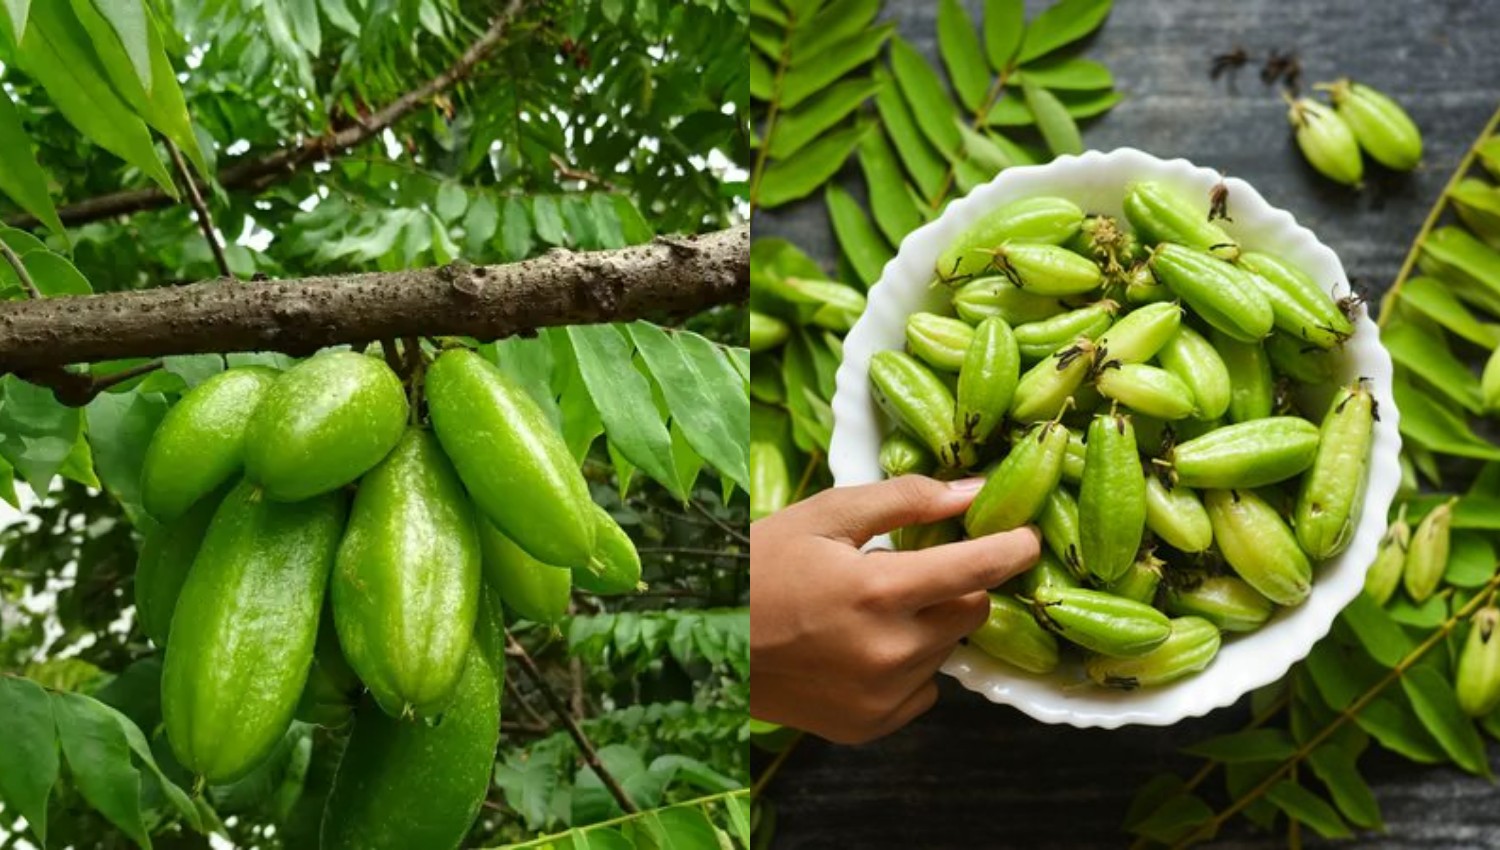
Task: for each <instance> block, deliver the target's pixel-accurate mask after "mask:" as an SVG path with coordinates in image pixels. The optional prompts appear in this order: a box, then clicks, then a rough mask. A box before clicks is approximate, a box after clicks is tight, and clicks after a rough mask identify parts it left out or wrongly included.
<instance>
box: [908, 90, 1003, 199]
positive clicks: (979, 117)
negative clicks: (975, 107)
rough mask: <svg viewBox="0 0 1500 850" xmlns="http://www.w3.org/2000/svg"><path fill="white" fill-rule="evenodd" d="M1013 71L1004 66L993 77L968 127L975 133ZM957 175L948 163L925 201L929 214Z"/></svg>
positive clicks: (955, 169) (950, 186) (955, 168)
mask: <svg viewBox="0 0 1500 850" xmlns="http://www.w3.org/2000/svg"><path fill="white" fill-rule="evenodd" d="M1015 69H1016V66H1015V65H1014V64H1010V65H1006V66H1005V69H1004V70H1002V71H1001V72H1000V73H999V74H997V75H996V76H995V83H994V85H992V86H990V91H989V94H987V95H985V98H984V105H983V106H981V107H979V111H978V112H976V113H975V114H974V121H973V123H971V124H970V125H969V126H970V127H971V128H973V129H974V130H975V131H976V132H978V131H980V130H981V129H982V128H983V127H984V119H985V118H987V117H988V116H989V114H990V109H992V108H993V107H994V106H995V101H997V100H999V99H1000V97H1001V95H1003V94H1005V81H1006V79H1007V78H1009V77H1010V75H1011V72H1012V71H1014V70H1015ZM957 173H958V169H957V167H956V166H955V165H954V164H953V163H952V161H949V163H948V173H946V174H944V175H943V183H942V185H941V186H939V187H938V190H937V194H936V195H933V196H932V198H930V199H929V200H928V201H927V209H928V211H929V212H937V210H938V208H939V207H940V206H942V204H943V199H944V198H946V197H948V190H950V189H952V188H953V178H954V176H955V175H956V174H957Z"/></svg>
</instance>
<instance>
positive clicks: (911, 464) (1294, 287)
mask: <svg viewBox="0 0 1500 850" xmlns="http://www.w3.org/2000/svg"><path fill="white" fill-rule="evenodd" d="M1205 201H1206V199H1205ZM1124 211H1125V218H1126V220H1127V221H1128V224H1129V229H1127V228H1126V227H1124V226H1123V225H1122V223H1121V222H1119V221H1117V220H1115V219H1113V218H1111V217H1107V216H1098V215H1094V216H1086V215H1085V214H1084V212H1083V210H1081V209H1080V208H1079V207H1078V206H1077V205H1075V204H1073V203H1072V202H1070V201H1067V200H1064V199H1061V198H1050V197H1048V198H1031V199H1026V200H1021V201H1016V202H1014V203H1012V204H1009V205H1007V206H1004V207H1001V208H999V209H997V210H994V211H992V212H991V213H989V214H988V215H986V216H985V217H984V218H982V219H981V220H980V221H979V222H977V223H976V224H975V225H973V226H972V227H971V228H970V229H969V230H968V231H966V232H965V233H963V234H962V235H961V236H960V237H959V238H958V239H957V240H956V241H955V242H954V243H953V244H951V245H949V246H948V247H947V248H946V249H945V250H944V251H943V253H942V254H941V255H940V257H939V260H938V262H937V268H936V275H937V279H938V281H939V282H940V283H941V284H944V285H946V287H948V289H947V291H948V292H950V293H951V302H950V303H951V306H952V310H953V312H954V313H955V314H956V316H946V315H939V314H936V313H916V314H913V315H911V316H910V317H909V319H908V323H907V326H906V341H907V351H908V352H909V353H907V352H901V351H882V352H879V353H877V354H876V355H875V356H874V357H873V358H872V359H871V361H870V369H869V371H870V380H871V382H872V384H873V385H874V389H875V396H876V399H877V400H878V402H879V403H880V405H881V406H882V408H883V409H884V410H885V411H886V413H887V414H888V415H889V417H890V418H891V420H892V421H893V422H894V423H895V425H896V426H897V427H896V430H894V431H892V432H891V433H890V434H889V436H887V437H886V439H885V441H884V442H883V444H882V446H881V449H880V463H881V467H882V469H883V470H884V471H885V473H886V474H887V475H891V476H896V475H904V474H908V473H923V474H937V475H939V476H942V477H957V476H961V475H966V474H970V473H971V472H972V471H975V470H982V471H983V474H984V475H985V476H986V481H985V484H984V486H983V488H982V489H981V490H980V492H979V494H978V495H977V497H976V498H975V500H974V502H973V504H972V505H971V506H970V508H969V510H968V512H967V514H966V515H965V516H964V518H963V521H962V523H961V524H960V523H958V522H957V521H956V520H955V521H948V522H944V523H937V524H934V525H929V526H921V527H911V528H905V529H901V530H900V531H899V532H898V533H897V535H896V543H897V545H898V546H899V547H901V548H903V549H911V548H922V547H925V546H932V545H937V544H940V543H943V542H948V541H951V540H956V539H958V538H959V537H960V536H961V535H963V534H965V533H966V534H968V535H969V536H981V535H985V534H992V533H995V532H998V531H1004V530H1007V529H1013V528H1017V527H1019V526H1022V525H1026V524H1028V523H1035V524H1036V525H1038V526H1039V527H1040V530H1041V532H1042V536H1043V537H1044V539H1045V541H1046V546H1045V550H1044V554H1043V558H1042V561H1041V563H1039V564H1038V565H1037V566H1036V567H1035V568H1033V569H1032V570H1030V571H1029V572H1028V573H1026V574H1025V575H1024V576H1023V577H1022V578H1020V579H1017V580H1016V581H1015V582H1013V583H1012V585H1010V586H1006V587H1002V588H1000V589H999V591H998V592H996V593H993V594H992V595H991V601H992V605H991V615H990V618H989V621H988V623H987V624H986V625H984V626H983V627H981V628H980V629H979V630H978V631H977V632H975V633H974V634H973V635H972V636H971V637H970V642H971V643H972V644H973V645H975V646H977V647H979V648H980V649H982V650H984V651H985V652H987V653H989V654H991V655H993V656H995V657H996V658H999V659H1001V660H1002V661H1005V662H1008V663H1009V664H1011V665H1014V666H1016V667H1019V668H1021V669H1023V670H1026V671H1029V672H1032V673H1047V672H1050V671H1052V670H1054V669H1055V668H1056V667H1057V666H1058V664H1059V643H1058V641H1057V638H1058V637H1061V638H1062V639H1063V640H1064V641H1065V642H1066V643H1068V644H1072V645H1074V646H1077V647H1079V648H1081V649H1082V650H1085V651H1087V653H1088V656H1087V658H1086V661H1085V664H1084V668H1085V670H1086V671H1087V674H1088V676H1089V678H1090V679H1092V680H1093V681H1094V682H1095V683H1097V684H1099V685H1103V686H1106V687H1116V688H1135V687H1141V686H1150V685H1158V684H1162V683H1165V682H1169V681H1173V680H1175V679H1178V678H1180V677H1182V676H1185V675H1188V674H1191V673H1194V672H1197V671H1199V670H1202V669H1203V668H1204V667H1205V666H1207V664H1208V663H1209V662H1210V661H1211V660H1212V659H1213V658H1214V656H1215V655H1216V654H1217V652H1218V649H1219V645H1220V633H1221V632H1248V631H1253V630H1255V629H1257V628H1259V627H1260V626H1261V625H1262V624H1263V623H1265V622H1266V620H1267V619H1268V618H1270V617H1271V615H1272V613H1273V612H1274V610H1275V608H1276V606H1295V605H1298V604H1300V603H1301V602H1302V601H1303V600H1304V599H1305V598H1306V597H1307V595H1308V594H1309V593H1310V592H1311V588H1312V583H1313V575H1314V566H1315V564H1316V563H1317V562H1320V561H1324V560H1326V559H1329V558H1332V557H1333V556H1335V555H1337V554H1338V553H1339V552H1341V551H1343V549H1344V548H1345V547H1346V546H1348V544H1349V542H1350V538H1351V537H1352V534H1353V530H1354V528H1355V527H1356V525H1357V524H1358V520H1359V511H1360V508H1361V506H1362V502H1363V493H1364V487H1365V480H1366V471H1367V466H1368V459H1369V454H1370V447H1371V444H1372V440H1373V434H1374V423H1375V417H1376V405H1375V401H1374V399H1373V398H1372V397H1371V394H1370V392H1369V389H1368V388H1367V387H1366V386H1365V385H1364V384H1363V383H1361V382H1355V383H1354V384H1352V385H1350V386H1347V387H1342V388H1340V389H1339V390H1338V391H1337V392H1336V393H1335V394H1334V398H1333V401H1332V403H1331V404H1330V405H1329V407H1328V408H1327V409H1326V410H1316V411H1304V410H1300V409H1299V407H1298V400H1297V399H1298V397H1299V395H1304V394H1302V393H1299V392H1297V391H1296V387H1297V385H1299V384H1303V385H1315V386H1321V387H1323V388H1325V392H1326V388H1327V387H1328V386H1329V385H1331V384H1333V383H1334V381H1335V380H1336V375H1337V373H1336V372H1335V367H1336V363H1335V358H1336V357H1337V350H1338V349H1339V347H1340V346H1341V345H1342V344H1343V343H1344V341H1345V340H1347V339H1348V338H1349V336H1350V335H1351V334H1352V333H1353V332H1354V327H1353V324H1352V322H1351V321H1350V319H1349V317H1348V316H1347V315H1346V314H1345V310H1346V309H1347V305H1343V304H1339V303H1336V302H1335V301H1334V299H1333V298H1332V297H1331V296H1330V294H1329V293H1328V292H1327V291H1326V290H1325V289H1324V288H1323V287H1321V286H1319V285H1318V284H1317V283H1316V282H1314V281H1313V280H1312V279H1310V278H1309V277H1308V276H1307V275H1306V274H1305V273H1304V272H1302V271H1301V270H1299V269H1297V268H1295V267H1293V266H1291V265H1289V264H1287V263H1285V262H1283V261H1281V260H1279V259H1277V258H1276V257H1274V256H1271V255H1269V254H1264V253H1259V252H1255V251H1249V250H1245V249H1242V248H1241V246H1240V245H1238V244H1237V243H1236V242H1235V240H1234V239H1232V238H1231V237H1230V236H1229V234H1228V233H1226V232H1225V231H1224V229H1223V228H1221V227H1219V226H1218V225H1216V224H1214V223H1213V222H1211V221H1210V220H1209V216H1208V204H1207V203H1206V202H1205V203H1204V204H1203V205H1196V204H1194V203H1192V202H1191V201H1190V200H1189V199H1187V198H1184V197H1181V196H1179V195H1177V194H1175V193H1173V192H1172V191H1169V190H1168V188H1167V187H1165V186H1162V185H1159V184H1155V183H1139V184H1136V185H1133V186H1131V187H1130V189H1129V191H1128V193H1127V196H1126V198H1125V203H1124ZM939 288H941V287H939Z"/></svg>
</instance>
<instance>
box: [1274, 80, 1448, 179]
mask: <svg viewBox="0 0 1500 850" xmlns="http://www.w3.org/2000/svg"><path fill="white" fill-rule="evenodd" d="M1314 88H1317V89H1321V90H1323V91H1326V92H1328V99H1329V100H1330V101H1331V102H1332V104H1333V105H1332V107H1330V106H1328V105H1327V104H1324V103H1323V102H1321V101H1318V100H1314V99H1313V98H1310V97H1303V98H1297V99H1295V100H1292V99H1291V98H1288V103H1289V108H1288V111H1287V120H1289V121H1290V122H1291V123H1292V127H1293V129H1294V130H1295V131H1296V134H1297V147H1299V148H1301V149H1302V155H1303V156H1305V157H1307V161H1308V163H1310V164H1311V165H1312V167H1313V168H1315V169H1317V170H1318V172H1319V173H1320V174H1322V175H1323V176H1325V177H1327V178H1329V179H1330V180H1334V181H1337V182H1339V183H1343V184H1344V185H1346V186H1359V185H1360V184H1361V183H1362V182H1363V181H1364V176H1365V168H1364V159H1363V158H1362V157H1361V155H1360V150H1361V149H1363V150H1364V152H1365V153H1367V154H1369V155H1370V158H1371V159H1373V160H1375V161H1376V162H1378V163H1380V164H1381V165H1383V166H1385V167H1386V168H1389V169H1392V170H1394V171H1411V170H1412V169H1414V168H1416V167H1417V165H1418V164H1419V163H1420V162H1421V161H1422V134H1421V132H1420V131H1419V130H1418V129H1417V125H1416V123H1415V122H1413V121H1412V120H1411V116H1409V115H1407V114H1406V110H1404V109H1402V108H1401V105H1400V104H1398V103H1396V101H1394V100H1392V99H1391V98H1390V97H1389V96H1388V95H1385V94H1382V93H1381V92H1379V91H1376V90H1375V89H1372V88H1370V87H1369V86H1367V85H1363V84H1361V83H1356V82H1354V81H1352V80H1350V79H1348V78H1347V77H1346V78H1344V79H1341V80H1338V81H1336V82H1332V83H1319V84H1318V85H1316V86H1314Z"/></svg>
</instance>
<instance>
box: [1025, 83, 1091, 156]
mask: <svg viewBox="0 0 1500 850" xmlns="http://www.w3.org/2000/svg"><path fill="white" fill-rule="evenodd" d="M1021 90H1022V91H1023V92H1024V93H1025V95H1026V106H1027V108H1028V109H1030V110H1031V114H1032V115H1034V116H1036V126H1037V129H1038V130H1040V131H1041V132H1042V138H1043V139H1046V140H1047V147H1049V148H1051V149H1052V152H1053V153H1054V154H1058V155H1061V154H1067V153H1073V154H1076V153H1083V139H1082V137H1080V136H1079V134H1078V125H1077V124H1076V123H1074V121H1073V116H1071V115H1069V114H1068V110H1067V109H1066V108H1065V107H1064V106H1063V104H1062V101H1060V100H1058V99H1057V95H1055V94H1053V93H1052V92H1050V91H1047V90H1046V89H1044V88H1042V87H1041V86H1039V85H1037V84H1036V83H1034V82H1032V81H1031V80H1030V79H1029V78H1028V79H1026V80H1024V81H1023V82H1022V83H1021Z"/></svg>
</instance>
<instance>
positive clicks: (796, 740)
mask: <svg viewBox="0 0 1500 850" xmlns="http://www.w3.org/2000/svg"><path fill="white" fill-rule="evenodd" d="M805 737H807V733H806V732H798V733H797V734H796V735H793V736H792V738H791V740H789V741H787V742H786V746H785V747H782V748H781V752H779V753H777V754H776V758H774V759H772V760H771V763H770V764H768V765H766V769H765V770H763V771H761V772H760V776H757V777H755V784H754V785H752V786H751V787H750V799H752V800H759V799H760V795H761V793H762V792H764V791H765V790H766V786H767V785H770V784H771V780H772V779H775V778H776V774H777V773H778V772H779V771H780V770H781V767H782V765H784V764H786V760H787V759H788V758H790V757H791V755H792V750H795V749H797V745H798V744H800V743H802V739H803V738H805Z"/></svg>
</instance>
